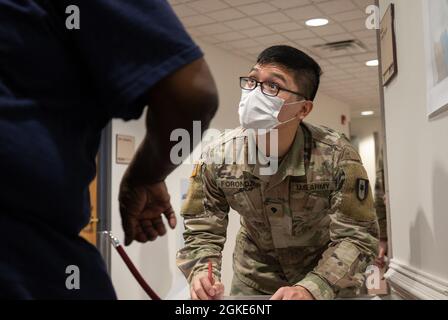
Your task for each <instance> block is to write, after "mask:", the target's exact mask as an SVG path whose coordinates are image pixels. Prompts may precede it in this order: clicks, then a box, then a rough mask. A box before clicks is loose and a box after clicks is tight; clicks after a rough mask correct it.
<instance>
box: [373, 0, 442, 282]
mask: <svg viewBox="0 0 448 320" xmlns="http://www.w3.org/2000/svg"><path fill="white" fill-rule="evenodd" d="M422 1H426V0H413V1H409V0H397V1H393V2H394V3H395V5H396V35H397V59H398V76H397V77H396V78H395V79H394V80H393V81H392V82H391V83H390V85H389V86H388V87H387V88H385V117H386V137H387V142H386V143H387V153H388V171H389V189H390V190H389V193H390V209H391V228H392V248H393V258H394V260H396V261H397V262H398V263H400V264H402V265H404V266H405V267H410V270H413V271H417V273H419V272H423V273H425V274H429V275H431V277H435V278H437V279H439V280H441V281H445V284H448V282H447V280H448V267H447V266H448V232H447V229H448V196H447V189H448V147H447V138H448V114H447V113H446V112H445V113H444V114H443V115H441V116H440V117H439V118H437V119H433V120H428V118H427V116H426V110H427V108H426V107H427V102H426V70H425V67H426V63H425V55H424V41H423V39H424V34H423V22H422ZM391 2H392V1H390V0H381V1H380V7H381V11H382V14H383V13H384V11H385V9H386V8H387V5H389V3H391Z"/></svg>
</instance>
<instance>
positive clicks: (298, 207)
mask: <svg viewBox="0 0 448 320" xmlns="http://www.w3.org/2000/svg"><path fill="white" fill-rule="evenodd" d="M332 186H333V184H332V183H328V184H323V185H317V186H316V185H313V184H306V183H300V184H296V185H294V184H293V183H292V184H291V191H290V195H289V205H290V209H291V220H292V223H291V225H292V234H293V235H303V234H304V233H307V232H310V231H312V230H313V229H316V228H320V227H321V223H320V222H321V221H322V220H323V219H324V218H325V217H326V216H327V213H328V209H330V195H331V192H332V190H334V188H332Z"/></svg>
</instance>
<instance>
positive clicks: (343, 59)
mask: <svg viewBox="0 0 448 320" xmlns="http://www.w3.org/2000/svg"><path fill="white" fill-rule="evenodd" d="M328 61H330V62H331V64H334V65H337V64H340V63H350V62H354V61H355V60H353V58H352V57H350V56H347V57H338V58H329V59H328Z"/></svg>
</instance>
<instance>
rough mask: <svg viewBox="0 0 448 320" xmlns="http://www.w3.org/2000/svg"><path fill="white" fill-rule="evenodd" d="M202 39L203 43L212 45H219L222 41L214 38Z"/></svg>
mask: <svg viewBox="0 0 448 320" xmlns="http://www.w3.org/2000/svg"><path fill="white" fill-rule="evenodd" d="M200 39H201V40H202V41H205V42H207V43H210V44H217V43H219V42H221V40H218V39H216V38H215V37H213V36H202V37H200Z"/></svg>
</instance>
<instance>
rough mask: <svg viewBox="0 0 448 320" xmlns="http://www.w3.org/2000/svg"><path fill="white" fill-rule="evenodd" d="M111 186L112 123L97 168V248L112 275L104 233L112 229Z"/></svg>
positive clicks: (107, 244) (100, 150)
mask: <svg viewBox="0 0 448 320" xmlns="http://www.w3.org/2000/svg"><path fill="white" fill-rule="evenodd" d="M111 186H112V121H110V122H109V123H108V124H107V126H106V127H105V128H104V129H103V131H102V133H101V142H100V148H99V152H98V166H97V201H98V220H99V221H98V225H97V237H96V239H97V248H98V250H99V251H100V253H101V255H102V256H103V259H104V261H105V263H106V267H107V272H108V273H109V275H110V274H111V248H110V246H111V245H110V242H109V239H108V238H107V237H105V236H104V235H103V234H102V232H103V231H110V229H111V221H112V219H111V217H112V216H111V211H112V208H111V204H112V201H111V198H112V197H111V193H112V190H111Z"/></svg>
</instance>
